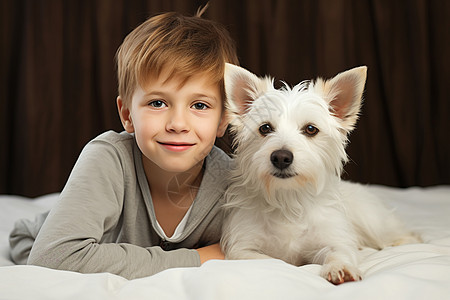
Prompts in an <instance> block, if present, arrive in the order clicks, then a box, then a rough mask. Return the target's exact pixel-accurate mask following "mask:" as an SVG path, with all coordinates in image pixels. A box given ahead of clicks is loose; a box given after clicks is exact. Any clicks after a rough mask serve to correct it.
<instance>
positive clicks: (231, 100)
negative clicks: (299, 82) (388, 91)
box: [224, 63, 273, 115]
mask: <svg viewBox="0 0 450 300" xmlns="http://www.w3.org/2000/svg"><path fill="white" fill-rule="evenodd" d="M224 80H225V93H226V96H227V107H228V109H230V111H231V112H232V113H233V114H239V115H242V114H244V113H245V112H246V111H247V109H248V107H249V105H250V104H251V103H252V102H253V101H254V100H256V99H257V98H258V97H259V96H261V95H262V94H264V93H265V92H267V91H268V90H269V89H273V81H272V80H271V79H270V78H268V77H264V78H260V77H258V76H256V75H255V74H253V73H251V72H250V71H248V70H246V69H244V68H242V67H239V66H236V65H232V64H229V63H227V64H225V74H224Z"/></svg>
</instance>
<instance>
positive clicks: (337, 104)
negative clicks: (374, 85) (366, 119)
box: [310, 66, 367, 132]
mask: <svg viewBox="0 0 450 300" xmlns="http://www.w3.org/2000/svg"><path fill="white" fill-rule="evenodd" d="M366 77H367V67H366V66H362V67H357V68H353V69H350V70H348V71H345V72H342V73H339V74H338V75H336V76H335V77H333V78H331V79H330V80H326V81H324V80H322V79H320V78H319V79H317V80H316V81H315V82H314V83H312V84H311V86H310V89H313V90H314V91H315V92H317V93H318V94H320V95H321V96H322V97H323V98H324V99H325V101H327V102H328V104H329V106H330V111H331V113H333V114H334V115H335V116H336V117H338V118H339V119H340V120H341V125H342V127H343V128H344V129H345V130H347V131H348V132H350V131H351V130H353V128H354V126H355V123H356V121H357V120H358V114H359V110H360V108H361V103H362V96H363V92H364V85H365V83H366Z"/></svg>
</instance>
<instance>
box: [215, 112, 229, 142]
mask: <svg viewBox="0 0 450 300" xmlns="http://www.w3.org/2000/svg"><path fill="white" fill-rule="evenodd" d="M227 128H228V114H227V112H226V111H224V112H222V117H221V119H220V123H219V126H218V127H217V134H216V136H217V137H219V138H220V137H223V135H224V134H225V132H226V131H227Z"/></svg>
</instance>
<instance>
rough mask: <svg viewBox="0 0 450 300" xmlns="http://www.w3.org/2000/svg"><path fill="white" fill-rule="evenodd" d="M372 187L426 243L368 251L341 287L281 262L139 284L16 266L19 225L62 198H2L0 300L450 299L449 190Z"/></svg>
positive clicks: (180, 273)
mask: <svg viewBox="0 0 450 300" xmlns="http://www.w3.org/2000/svg"><path fill="white" fill-rule="evenodd" d="M369 188H370V189H371V190H372V191H373V192H374V193H376V194H377V195H379V196H380V197H381V198H383V199H384V200H385V201H386V202H388V203H389V204H390V205H392V206H393V207H394V208H395V209H396V210H397V213H398V215H399V216H400V217H401V218H402V219H403V220H404V221H405V223H406V224H407V226H408V227H410V228H411V229H412V230H414V231H416V232H418V233H420V234H421V236H422V238H423V239H424V243H423V244H413V245H403V246H399V247H392V248H386V249H383V250H382V251H376V250H373V249H363V250H361V251H362V257H363V259H362V262H361V269H362V271H363V272H364V273H365V278H364V280H362V281H360V282H350V283H345V284H342V285H340V286H334V285H332V284H331V283H329V282H327V281H326V280H325V279H323V278H321V277H320V276H319V275H318V274H319V271H320V266H319V265H305V266H301V267H295V266H292V265H289V264H286V263H284V262H283V261H280V260H276V259H269V260H244V261H217V260H213V261H209V262H207V263H205V264H203V265H202V266H201V267H199V268H176V269H169V270H166V271H163V272H161V273H158V274H156V275H154V276H150V277H146V278H141V279H135V280H127V279H125V278H122V277H120V276H117V275H113V274H109V273H100V274H80V273H75V272H68V271H57V270H51V269H47V268H42V267H36V266H25V265H23V266H18V265H14V263H13V262H12V261H11V260H10V257H9V245H8V235H9V232H10V231H11V229H12V228H13V225H14V222H15V221H16V220H17V219H19V218H28V219H31V220H32V219H34V217H35V215H36V214H38V213H40V212H44V211H47V210H48V209H50V208H51V207H52V205H53V204H54V203H55V201H57V197H58V195H57V194H50V195H45V196H42V197H39V198H36V199H28V198H24V197H18V196H10V195H0V299H345V300H348V299H421V300H422V299H430V300H435V299H450V186H436V187H428V188H417V187H415V188H408V189H397V188H389V187H385V186H375V185H374V186H369Z"/></svg>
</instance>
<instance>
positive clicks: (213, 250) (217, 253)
mask: <svg viewBox="0 0 450 300" xmlns="http://www.w3.org/2000/svg"><path fill="white" fill-rule="evenodd" d="M197 252H198V254H199V255H200V262H201V264H203V263H204V262H206V261H208V260H210V259H225V255H224V254H223V252H222V249H221V248H220V245H219V243H217V244H213V245H209V246H206V247H203V248H199V249H197Z"/></svg>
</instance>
